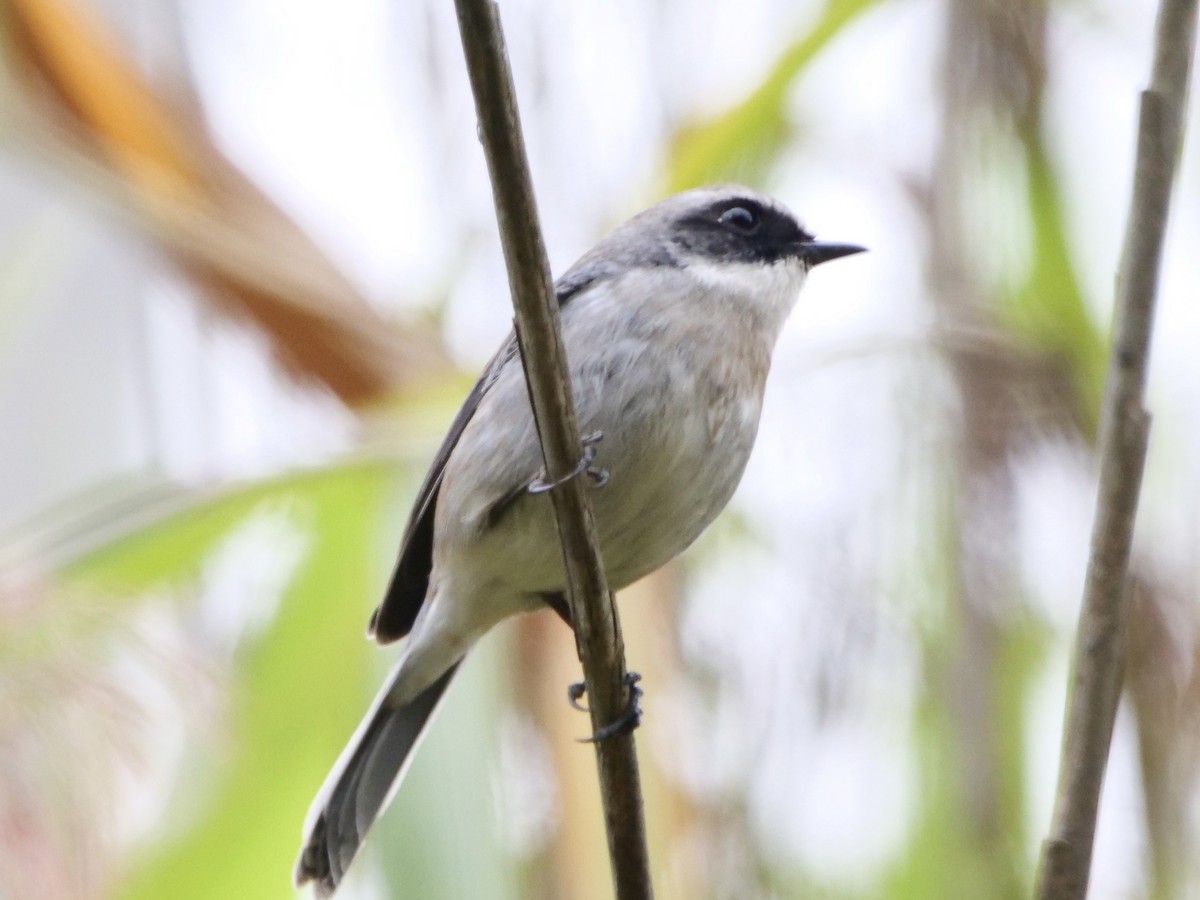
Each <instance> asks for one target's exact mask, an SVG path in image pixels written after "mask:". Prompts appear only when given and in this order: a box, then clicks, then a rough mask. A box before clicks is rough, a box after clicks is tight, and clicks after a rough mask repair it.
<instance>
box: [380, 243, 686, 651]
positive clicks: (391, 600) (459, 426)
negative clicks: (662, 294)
mask: <svg viewBox="0 0 1200 900" xmlns="http://www.w3.org/2000/svg"><path fill="white" fill-rule="evenodd" d="M659 265H677V263H675V262H674V260H673V259H672V258H671V256H670V253H669V250H668V248H666V247H664V246H660V245H658V244H650V245H646V244H644V243H642V242H629V241H627V240H624V239H623V237H622V231H621V230H618V231H616V232H614V233H613V234H612V235H610V236H609V237H608V238H607V239H605V240H604V241H602V242H601V243H600V244H597V245H596V247H594V248H593V249H592V250H591V251H589V252H588V253H587V254H585V255H584V256H583V257H582V258H581V259H580V260H579V261H578V262H577V263H576V264H575V265H574V266H572V267H571V268H570V269H569V270H568V271H567V272H566V274H564V275H563V277H562V278H561V279H559V281H558V282H556V284H555V286H554V292H555V296H556V297H557V299H558V304H559V307H560V308H561V307H565V306H566V305H567V303H568V302H569V301H570V299H571V298H572V297H574V296H575V295H577V294H579V293H580V292H581V291H584V290H587V289H589V288H591V287H592V286H593V285H595V284H597V283H598V282H601V281H606V280H607V279H609V278H614V277H616V276H617V275H618V274H619V273H620V272H622V271H624V270H626V269H628V268H630V267H635V266H659ZM516 355H517V340H516V336H515V335H514V334H510V335H509V336H508V339H507V340H506V341H505V342H504V345H503V346H502V347H501V348H500V352H499V353H497V354H496V355H495V356H494V357H492V361H491V362H489V363H488V365H487V368H486V369H484V370H483V375H482V376H480V379H479V381H477V382H476V383H475V387H473V388H472V389H471V393H470V394H468V395H467V399H466V400H465V401H464V402H463V405H462V409H460V410H459V411H458V415H456V416H455V417H454V421H453V422H452V423H451V424H450V431H449V433H448V434H447V435H446V438H445V440H443V441H442V446H441V447H440V448H438V452H437V455H436V456H435V457H434V459H433V465H432V466H431V467H430V469H429V473H428V474H427V475H426V476H425V481H424V482H423V483H422V484H421V489H420V490H419V491H418V492H417V499H416V502H415V503H414V504H413V509H412V513H411V514H410V516H409V520H408V528H407V529H406V530H405V532H404V538H403V540H402V541H401V542H400V556H399V559H398V560H397V562H396V568H395V571H393V573H392V580H391V582H390V583H389V584H388V589H387V593H386V594H385V595H384V598H383V602H382V603H380V604H379V607H378V608H377V609H376V610H375V612H374V614H373V615H372V616H371V623H370V625H369V626H368V627H367V632H368V634H370V635H371V636H372V637H374V638H375V640H377V641H378V642H379V643H381V644H387V643H391V642H392V641H397V640H399V639H400V638H402V637H404V636H405V635H407V634H408V633H409V631H410V630H412V627H413V623H414V622H415V621H416V619H417V613H418V612H420V610H421V605H422V604H423V603H424V602H425V593H426V591H427V590H428V589H429V573H430V570H431V569H432V568H433V519H434V510H435V509H436V508H437V498H438V491H439V489H440V488H441V485H442V474H443V473H444V472H445V469H446V463H447V461H448V460H449V459H450V454H451V453H453V452H454V448H455V447H456V446H457V445H458V441H459V438H461V437H462V433H463V430H464V429H465V428H466V427H467V423H468V422H470V421H471V418H472V417H473V416H474V415H475V411H476V410H477V409H478V408H479V404H480V402H481V401H482V400H483V397H484V395H485V394H486V393H487V392H488V390H489V389H490V388H491V387H492V385H493V384H494V383H495V381H496V378H497V377H498V376H499V374H500V371H501V369H503V368H504V366H505V365H506V364H507V363H508V362H509V361H510V360H512V359H513V357H514V356H516ZM519 487H520V488H523V487H524V486H523V485H522V486H519ZM514 490H515V491H516V494H520V493H521V490H520V489H518V486H514ZM514 496H516V495H515V494H514V495H510V496H508V497H506V498H502V499H501V500H500V503H499V504H498V507H497V509H496V510H495V513H496V514H497V516H499V515H502V514H503V512H504V511H505V509H507V506H508V505H510V504H511V502H512V499H513V497H514ZM551 605H552V606H553V605H554V604H551ZM556 609H557V607H556ZM559 614H560V615H562V612H561V611H559Z"/></svg>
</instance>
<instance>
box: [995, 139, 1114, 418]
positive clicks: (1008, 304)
mask: <svg viewBox="0 0 1200 900" xmlns="http://www.w3.org/2000/svg"><path fill="white" fill-rule="evenodd" d="M1025 154H1026V171H1027V173H1028V178H1027V183H1028V185H1029V193H1028V198H1027V202H1028V207H1029V220H1030V224H1031V229H1032V244H1033V264H1032V265H1031V266H1030V269H1029V274H1028V277H1027V278H1026V279H1025V281H1024V282H1023V283H1022V284H1020V285H1018V286H1017V288H1016V289H1015V290H1013V291H1012V292H1011V293H1010V294H1008V295H1007V296H1005V297H1003V298H1002V299H1001V304H1000V315H1001V318H1002V319H1003V321H1004V323H1005V324H1006V325H1007V326H1008V327H1009V328H1010V329H1011V330H1012V331H1013V332H1014V334H1016V335H1017V336H1018V337H1020V338H1022V339H1024V340H1026V341H1028V342H1030V343H1031V344H1033V345H1034V346H1036V347H1038V348H1039V349H1042V350H1048V351H1051V352H1053V353H1056V354H1059V355H1060V356H1061V357H1063V358H1064V359H1065V360H1066V361H1067V364H1068V369H1069V377H1070V379H1071V384H1072V388H1073V390H1074V393H1075V396H1076V398H1077V401H1078V406H1079V414H1080V424H1081V425H1082V426H1083V428H1084V430H1085V432H1092V433H1094V431H1095V429H1096V425H1097V422H1098V421H1099V415H1100V397H1101V393H1102V391H1103V385H1104V372H1105V367H1106V361H1107V354H1106V351H1105V343H1106V342H1105V339H1104V336H1103V334H1102V333H1101V331H1100V329H1099V328H1097V327H1096V325H1095V323H1094V322H1093V321H1092V319H1091V316H1090V315H1089V313H1088V309H1087V306H1086V304H1085V303H1084V299H1083V291H1082V289H1081V288H1080V286H1079V279H1078V278H1077V277H1076V276H1075V269H1074V266H1073V265H1072V263H1071V254H1070V248H1069V244H1068V241H1067V232H1066V213H1065V210H1064V209H1063V204H1062V198H1061V197H1060V196H1059V185H1058V182H1057V181H1056V180H1055V178H1054V172H1053V169H1052V167H1051V165H1050V160H1049V158H1048V156H1047V154H1046V150H1045V147H1044V146H1043V145H1042V143H1041V141H1040V140H1038V139H1037V138H1030V139H1027V140H1026V141H1025Z"/></svg>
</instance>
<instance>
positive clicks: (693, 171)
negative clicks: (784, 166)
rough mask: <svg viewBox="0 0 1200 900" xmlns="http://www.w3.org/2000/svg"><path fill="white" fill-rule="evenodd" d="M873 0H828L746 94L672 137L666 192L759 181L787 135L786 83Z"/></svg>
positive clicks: (873, 1)
mask: <svg viewBox="0 0 1200 900" xmlns="http://www.w3.org/2000/svg"><path fill="white" fill-rule="evenodd" d="M876 2H877V0H831V2H830V3H829V5H828V6H826V7H825V12H824V14H823V15H822V16H821V18H820V19H819V20H818V21H817V23H816V24H815V25H814V26H813V28H812V30H811V31H809V32H808V33H807V34H805V35H803V36H802V37H800V38H799V39H798V40H796V41H795V42H794V43H793V44H792V45H791V46H790V47H788V49H787V50H785V51H784V53H783V55H782V56H780V58H779V60H778V61H777V62H776V63H775V66H774V67H773V68H772V69H771V71H770V73H769V74H768V75H767V77H766V79H765V80H764V81H763V83H762V84H761V85H759V86H758V88H756V89H755V90H754V92H753V93H752V94H750V96H749V97H747V98H746V99H745V100H743V101H742V102H741V103H739V104H738V105H737V106H735V107H733V108H732V109H730V110H728V111H727V112H725V113H722V114H721V115H719V116H717V117H716V118H715V119H713V120H711V121H709V122H704V123H700V124H694V125H689V126H685V127H684V128H682V129H680V131H679V133H678V134H677V135H676V136H675V138H674V140H673V141H672V146H671V148H670V150H669V155H668V159H669V160H670V162H669V167H670V172H669V176H668V183H669V185H670V192H671V193H675V192H676V191H684V190H688V189H689V188H694V187H696V186H698V185H701V184H707V183H709V182H713V181H751V182H752V181H757V180H758V178H756V175H757V174H760V173H761V171H762V170H763V169H764V168H765V166H766V165H767V164H768V163H769V162H770V161H771V160H772V159H773V158H774V156H775V154H776V152H777V151H778V149H779V147H780V146H781V145H782V144H783V142H784V140H785V139H786V138H787V137H788V127H787V116H786V115H785V114H784V104H785V102H786V100H787V92H788V88H789V87H791V84H792V82H793V81H794V80H795V78H796V77H797V76H798V75H800V74H801V73H803V72H804V70H805V68H806V67H807V66H808V64H809V63H810V62H812V60H813V59H815V58H816V57H817V56H818V55H819V54H820V52H821V51H822V50H824V49H825V47H826V46H827V45H828V44H829V42H830V41H832V40H833V39H834V38H835V37H837V36H838V35H839V34H841V32H842V29H843V28H845V26H846V25H848V24H849V23H850V22H851V21H853V20H854V19H855V18H856V17H857V16H858V15H859V14H860V13H862V12H863V11H865V10H867V9H869V8H870V7H871V6H873V5H874V4H875V3H876Z"/></svg>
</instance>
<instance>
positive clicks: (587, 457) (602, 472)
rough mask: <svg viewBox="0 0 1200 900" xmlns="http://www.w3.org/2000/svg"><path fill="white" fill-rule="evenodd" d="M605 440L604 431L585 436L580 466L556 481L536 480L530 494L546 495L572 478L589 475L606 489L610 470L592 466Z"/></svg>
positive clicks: (599, 485)
mask: <svg viewBox="0 0 1200 900" xmlns="http://www.w3.org/2000/svg"><path fill="white" fill-rule="evenodd" d="M603 439H604V432H603V431H593V432H592V433H591V434H585V435H584V436H583V437H582V438H581V439H580V440H581V442H582V444H583V456H581V457H580V458H579V464H578V465H576V466H575V468H574V469H572V470H571V471H570V472H568V473H567V474H566V475H564V476H563V477H562V478H557V479H555V480H554V481H546V480H545V479H544V478H537V479H535V480H534V481H533V482H532V483H531V484H530V485H529V487H528V489H527V490H528V491H529V493H531V494H545V493H546V492H547V491H552V490H554V489H555V488H556V487H559V486H561V485H564V484H566V483H567V482H568V481H570V480H571V479H572V478H578V477H579V476H580V475H587V477H588V478H590V479H592V481H593V482H594V483H595V485H596V487H604V485H606V484H608V470H607V469H602V468H600V467H599V466H593V465H592V463H593V462H595V460H596V445H597V444H598V443H600V441H602V440H603Z"/></svg>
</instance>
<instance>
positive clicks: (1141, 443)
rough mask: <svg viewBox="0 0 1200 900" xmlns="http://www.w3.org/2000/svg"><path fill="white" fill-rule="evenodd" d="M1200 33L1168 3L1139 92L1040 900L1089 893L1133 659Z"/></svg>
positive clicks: (1185, 12) (1180, 3)
mask: <svg viewBox="0 0 1200 900" xmlns="http://www.w3.org/2000/svg"><path fill="white" fill-rule="evenodd" d="M1195 32H1196V0H1162V2H1161V4H1160V6H1159V13H1158V23H1157V27H1156V35H1155V48H1154V65H1153V70H1152V73H1151V78H1150V87H1149V88H1148V89H1147V90H1145V91H1144V92H1143V93H1142V98H1141V115H1140V118H1139V122H1138V141H1137V158H1136V162H1135V166H1134V178H1133V196H1132V198H1131V200H1130V212H1129V222H1128V226H1127V229H1128V230H1127V231H1126V234H1125V246H1124V251H1123V254H1122V257H1121V269H1120V273H1119V278H1118V283H1117V297H1116V319H1115V323H1114V328H1113V344H1112V350H1111V354H1110V358H1109V368H1108V379H1107V383H1106V385H1105V393H1104V407H1103V413H1102V415H1103V423H1102V426H1101V433H1100V441H1099V460H1100V476H1099V491H1098V495H1097V500H1096V518H1095V521H1094V522H1093V525H1092V548H1091V557H1090V559H1089V561H1088V572H1087V580H1086V582H1085V585H1084V595H1083V608H1082V611H1081V612H1080V617H1079V631H1078V634H1077V636H1076V645H1075V662H1074V672H1073V680H1072V684H1071V695H1070V699H1069V700H1068V705H1067V718H1066V724H1065V727H1064V734H1063V751H1062V762H1061V768H1060V770H1059V780H1058V792H1057V796H1056V798H1055V805H1054V819H1053V822H1052V824H1051V829H1050V834H1049V836H1048V837H1047V839H1046V841H1045V843H1044V844H1043V846H1042V861H1041V869H1040V872H1039V875H1038V884H1037V897H1038V898H1040V900H1066V898H1083V897H1084V896H1085V895H1086V893H1087V884H1088V874H1089V870H1090V867H1091V858H1092V843H1093V839H1094V837H1095V831H1096V810H1097V807H1098V806H1099V802H1100V789H1101V786H1102V784H1103V780H1104V769H1105V766H1106V765H1107V762H1108V750H1109V745H1110V743H1111V742H1112V731H1113V722H1114V720H1115V718H1116V712H1117V701H1118V699H1119V698H1120V692H1121V682H1122V678H1123V675H1124V668H1125V651H1126V622H1127V618H1128V602H1127V599H1126V597H1127V593H1128V591H1127V572H1128V568H1129V554H1130V544H1131V541H1132V537H1133V525H1134V518H1135V515H1136V513H1137V502H1138V493H1139V489H1140V487H1141V481H1142V472H1143V469H1144V466H1145V459H1146V443H1147V438H1148V434H1149V424H1150V417H1149V414H1148V413H1147V412H1146V410H1145V408H1144V404H1143V398H1144V394H1145V387H1146V371H1147V368H1148V364H1149V357H1150V335H1151V331H1152V327H1153V321H1154V303H1155V298H1156V294H1157V289H1158V272H1159V261H1160V259H1161V257H1162V245H1163V234H1164V232H1165V230H1166V223H1167V211H1168V206H1169V203H1170V197H1171V186H1172V184H1173V183H1174V179H1175V169H1176V163H1177V160H1178V158H1179V151H1180V143H1181V139H1182V136H1183V123H1184V115H1185V108H1186V106H1185V101H1186V97H1187V85H1188V75H1189V70H1190V67H1191V61H1192V56H1193V53H1194V47H1195Z"/></svg>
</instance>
